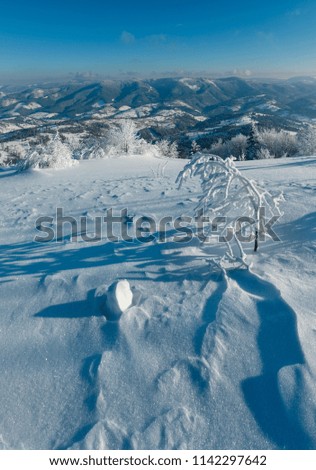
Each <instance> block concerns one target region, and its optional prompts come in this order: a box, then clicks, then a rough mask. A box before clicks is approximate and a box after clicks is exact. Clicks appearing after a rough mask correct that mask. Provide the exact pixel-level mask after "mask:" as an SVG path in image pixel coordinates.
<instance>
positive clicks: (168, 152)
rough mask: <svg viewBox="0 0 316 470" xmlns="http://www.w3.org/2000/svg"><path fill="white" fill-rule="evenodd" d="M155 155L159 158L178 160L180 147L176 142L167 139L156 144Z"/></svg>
mask: <svg viewBox="0 0 316 470" xmlns="http://www.w3.org/2000/svg"><path fill="white" fill-rule="evenodd" d="M152 150H153V153H154V154H155V153H156V156H158V157H168V158H178V157H179V152H178V145H177V143H176V142H169V141H168V140H166V139H163V140H160V141H158V142H156V144H155V146H154V147H153V149H152Z"/></svg>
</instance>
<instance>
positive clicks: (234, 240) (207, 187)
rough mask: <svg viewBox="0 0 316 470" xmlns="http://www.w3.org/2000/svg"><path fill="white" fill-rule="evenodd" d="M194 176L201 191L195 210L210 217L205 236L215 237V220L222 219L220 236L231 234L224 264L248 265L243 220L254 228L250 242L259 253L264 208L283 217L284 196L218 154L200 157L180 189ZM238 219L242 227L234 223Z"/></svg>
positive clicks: (189, 166)
mask: <svg viewBox="0 0 316 470" xmlns="http://www.w3.org/2000/svg"><path fill="white" fill-rule="evenodd" d="M192 176H198V177H199V178H200V182H201V188H202V195H201V196H200V199H199V203H198V205H197V207H196V210H197V211H200V210H201V209H202V210H203V215H204V216H209V217H210V223H209V225H208V227H207V228H206V232H205V235H209V236H211V235H212V231H213V226H212V221H214V220H215V217H220V218H221V222H220V223H221V233H222V234H229V236H226V240H225V241H226V245H227V248H228V251H227V252H226V255H225V257H224V259H225V261H228V262H229V263H231V262H232V263H235V262H238V263H241V264H242V265H243V264H245V259H246V255H245V252H244V250H243V247H242V244H241V238H242V237H240V234H241V230H242V228H241V223H242V222H241V220H242V221H243V222H247V224H248V228H251V227H253V230H252V231H251V239H252V240H254V251H257V248H258V242H259V238H260V234H261V233H262V231H263V230H264V227H263V228H262V225H261V213H262V212H261V211H262V208H264V211H265V217H273V216H276V215H281V212H280V209H279V204H280V202H281V201H282V200H283V196H282V194H279V195H275V196H274V195H272V194H271V193H269V192H268V191H267V190H266V189H264V188H262V187H261V186H259V185H258V184H257V183H256V182H255V181H254V180H251V179H249V178H247V177H246V176H244V175H243V174H242V173H241V172H240V171H239V170H238V169H237V168H236V166H235V163H234V159H233V158H226V159H225V160H223V159H222V158H221V157H219V156H217V155H203V154H197V155H196V156H195V157H193V158H192V160H191V161H190V162H189V163H187V165H185V167H184V169H183V170H182V171H181V172H180V173H179V175H178V178H177V182H178V183H179V186H181V185H182V184H183V182H184V181H185V180H187V179H188V178H190V177H192ZM236 218H237V219H236ZM236 220H237V221H239V224H238V223H235V222H236ZM263 233H264V234H265V235H267V236H269V234H268V233H265V232H263ZM249 241H250V238H249Z"/></svg>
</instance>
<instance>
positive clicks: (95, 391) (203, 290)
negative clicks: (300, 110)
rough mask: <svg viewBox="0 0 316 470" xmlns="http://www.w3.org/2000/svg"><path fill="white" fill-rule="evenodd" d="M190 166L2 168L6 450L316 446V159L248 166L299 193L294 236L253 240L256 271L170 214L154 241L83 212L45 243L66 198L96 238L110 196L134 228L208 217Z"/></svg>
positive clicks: (138, 160) (288, 210)
mask: <svg viewBox="0 0 316 470" xmlns="http://www.w3.org/2000/svg"><path fill="white" fill-rule="evenodd" d="M185 163H186V162H185V161H183V160H180V159H172V160H170V161H169V162H168V165H167V166H166V168H165V176H159V175H160V174H161V172H159V171H158V170H159V165H160V164H161V160H159V159H155V158H152V157H149V156H142V157H136V156H134V157H133V158H129V157H121V158H116V159H108V160H106V159H105V160H89V161H80V162H79V164H78V165H77V166H75V167H73V168H66V169H64V170H58V171H56V170H54V169H44V170H41V171H32V172H24V173H19V174H16V173H15V171H14V170H12V169H10V170H9V169H5V170H1V171H0V192H1V206H0V245H1V250H0V298H1V314H0V342H1V358H0V368H1V369H0V370H1V374H0V394H1V409H0V421H1V430H0V447H2V448H4V449H23V448H26V449H66V448H67V449H154V448H160V449H211V448H213V449H225V448H227V449H314V448H315V446H316V423H315V417H316V394H315V385H314V384H315V380H316V360H315V358H316V341H315V329H316V316H315V309H314V305H315V304H316V293H315V271H316V268H315V252H316V231H315V226H316V216H315V209H314V208H315V202H316V201H315V196H316V191H315V177H316V157H300V158H291V159H289V158H288V159H276V160H260V161H252V162H240V163H238V164H237V166H238V169H239V170H240V171H241V172H242V173H243V174H244V175H245V176H247V177H248V178H251V179H255V180H257V181H258V182H259V183H260V184H262V185H263V186H264V187H266V188H267V189H268V190H269V191H271V192H273V193H274V192H279V191H283V193H284V196H285V202H284V204H283V206H282V210H283V212H284V215H283V217H282V219H280V221H279V222H278V223H277V224H276V225H275V227H274V228H275V231H276V232H277V234H278V236H279V238H280V239H281V241H280V242H274V241H271V240H269V241H267V242H266V243H262V244H261V246H259V251H258V252H257V253H256V254H254V253H253V251H252V250H253V246H252V245H253V244H252V243H251V244H250V245H251V246H249V247H248V246H245V247H244V249H245V251H246V253H247V255H248V259H249V261H250V262H251V267H250V269H249V270H246V269H242V270H237V271H234V270H227V271H226V272H225V271H223V270H221V269H219V268H218V267H217V266H214V265H213V264H212V263H211V262H209V260H210V258H211V257H212V256H213V254H214V253H215V254H216V251H217V249H218V247H217V246H216V245H210V246H202V245H201V244H200V243H199V241H198V240H197V239H196V238H193V239H192V240H191V241H189V242H185V243H183V242H182V243H181V242H176V241H175V240H174V239H173V232H172V227H170V226H167V233H166V236H165V238H162V239H161V240H160V241H158V239H157V237H156V238H155V239H154V240H151V241H148V242H147V243H141V242H140V241H137V240H132V241H122V240H119V241H117V242H111V241H107V240H106V239H103V240H101V241H95V242H92V241H90V242H87V241H83V240H82V238H81V237H80V233H81V231H82V230H81V229H82V227H81V228H80V226H78V227H77V230H76V236H75V237H74V238H73V239H71V238H70V236H69V229H70V227H69V224H68V225H67V224H65V233H64V236H63V238H62V239H61V240H60V241H58V242H56V241H53V242H49V243H39V242H35V241H34V238H35V236H36V235H39V232H38V231H36V229H35V221H36V219H37V218H38V217H40V216H50V217H55V213H56V207H62V208H63V210H64V215H65V216H73V217H76V218H79V217H82V216H87V217H88V227H87V233H89V234H90V235H91V234H93V228H94V227H93V224H92V217H94V216H104V215H105V214H106V210H107V209H110V208H113V211H114V214H118V213H119V211H120V210H121V209H124V208H127V209H128V213H129V215H130V216H131V217H133V222H131V224H130V229H131V230H132V231H133V229H134V228H135V227H134V225H135V220H136V219H137V217H139V216H141V215H147V216H151V217H153V218H154V219H155V220H159V219H160V218H162V217H165V216H173V217H179V216H183V215H187V216H190V215H192V213H193V210H194V207H195V206H196V203H197V201H198V198H199V197H200V195H201V189H200V186H199V182H198V181H196V180H194V179H192V180H190V181H189V182H188V183H186V185H185V186H183V188H182V189H181V190H178V189H177V185H176V184H175V179H176V176H177V174H178V173H179V171H180V170H182V169H183V166H184V164H185ZM46 225H47V224H46ZM53 225H54V224H53ZM115 230H117V228H115V229H114V232H115ZM42 235H43V234H42ZM156 235H158V230H157V233H156ZM116 308H117V310H116ZM118 310H119V312H118ZM121 312H123V313H121ZM113 313H114V315H113ZM115 313H116V315H115ZM111 316H112V318H109V317H111ZM107 317H108V318H107ZM113 320H115V321H113Z"/></svg>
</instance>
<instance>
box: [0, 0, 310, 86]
mask: <svg viewBox="0 0 316 470" xmlns="http://www.w3.org/2000/svg"><path fill="white" fill-rule="evenodd" d="M88 71H91V72H96V73H102V74H111V75H119V74H123V73H128V72H138V73H141V74H145V75H151V74H152V72H156V73H159V74H163V73H167V72H178V73H179V72H181V71H184V72H193V73H199V72H203V71H206V72H210V73H212V72H214V73H215V72H218V73H223V74H233V73H235V74H240V75H243V74H245V75H249V74H251V75H253V76H260V75H262V74H265V75H271V76H286V75H298V74H311V73H313V74H316V1H315V0H308V1H295V0H294V1H291V0H262V1H257V0H240V1H238V0H159V1H158V0H147V1H143V0H111V1H107V0H102V1H101V0H54V1H51V0H46V2H44V1H43V0H41V1H37V0H18V1H16V0H11V1H10V0H0V78H3V77H24V76H25V77H37V76H45V75H46V76H56V75H67V74H68V73H71V72H88Z"/></svg>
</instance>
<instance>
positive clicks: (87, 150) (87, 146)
mask: <svg viewBox="0 0 316 470" xmlns="http://www.w3.org/2000/svg"><path fill="white" fill-rule="evenodd" d="M74 157H75V158H76V159H77V160H94V159H97V160H98V159H101V158H107V152H106V143H105V139H104V138H101V137H100V138H92V137H90V138H88V139H85V140H84V141H83V142H82V143H81V145H79V146H78V147H77V149H75V151H74Z"/></svg>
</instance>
